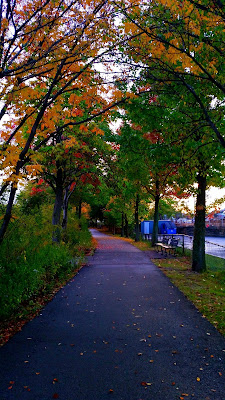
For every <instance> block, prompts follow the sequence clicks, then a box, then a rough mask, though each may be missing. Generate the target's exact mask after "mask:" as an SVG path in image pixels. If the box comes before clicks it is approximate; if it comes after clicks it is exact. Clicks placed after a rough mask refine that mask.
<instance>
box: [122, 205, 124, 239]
mask: <svg viewBox="0 0 225 400" xmlns="http://www.w3.org/2000/svg"><path fill="white" fill-rule="evenodd" d="M121 217H122V221H121V222H122V223H121V237H124V212H123V211H122V216H121Z"/></svg>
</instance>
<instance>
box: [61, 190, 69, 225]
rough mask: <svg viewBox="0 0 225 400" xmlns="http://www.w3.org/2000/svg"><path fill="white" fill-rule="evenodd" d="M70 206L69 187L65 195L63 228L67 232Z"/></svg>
mask: <svg viewBox="0 0 225 400" xmlns="http://www.w3.org/2000/svg"><path fill="white" fill-rule="evenodd" d="M68 204H69V187H67V188H66V189H65V194H64V198H63V205H62V209H63V220H62V228H63V229H64V230H66V227H67V215H68Z"/></svg>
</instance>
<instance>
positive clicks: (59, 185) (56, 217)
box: [52, 168, 63, 243]
mask: <svg viewBox="0 0 225 400" xmlns="http://www.w3.org/2000/svg"><path fill="white" fill-rule="evenodd" d="M55 195H56V196H55V204H54V210H53V215H52V225H53V227H54V228H53V235H52V240H53V242H56V243H59V242H60V239H61V229H60V228H61V227H60V220H61V212H62V206H63V173H62V169H61V168H58V170H57V176H56V190H55Z"/></svg>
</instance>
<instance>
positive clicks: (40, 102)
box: [0, 0, 120, 240]
mask: <svg viewBox="0 0 225 400" xmlns="http://www.w3.org/2000/svg"><path fill="white" fill-rule="evenodd" d="M0 12H1V19H0V22H1V26H0V28H1V32H0V37H1V52H0V56H1V60H0V62H1V76H2V80H1V100H2V109H1V113H0V117H1V118H3V117H4V120H3V127H2V129H1V151H2V158H1V169H2V171H4V174H5V177H4V182H3V185H2V188H1V191H0V194H2V193H3V192H4V190H5V189H6V187H7V186H10V195H9V201H8V205H7V209H6V213H5V217H4V219H3V223H2V227H1V231H0V240H2V238H3V236H4V233H5V231H6V229H7V226H8V223H9V221H10V217H11V210H12V206H13V202H14V198H15V194H16V190H17V185H18V181H19V180H20V179H22V178H23V176H24V175H26V174H27V172H30V171H27V167H26V166H27V164H28V165H29V164H30V160H32V159H35V157H36V153H38V151H39V149H40V148H41V147H42V146H44V145H45V144H47V143H48V141H49V139H50V138H53V137H57V136H58V135H59V134H61V132H62V131H63V130H64V129H65V128H67V127H72V126H78V125H81V123H82V122H88V121H91V120H92V119H93V118H95V117H96V116H98V115H101V114H103V113H104V112H106V111H107V110H109V109H110V108H111V107H112V106H113V104H115V103H117V101H118V102H120V98H119V100H118V95H119V92H118V91H117V93H115V95H114V94H113V93H112V92H111V94H112V96H111V97H109V96H108V98H107V104H106V102H105V101H104V102H103V103H102V104H101V103H98V104H96V107H95V109H94V111H93V108H92V107H90V112H87V113H86V115H85V116H83V118H81V117H82V114H81V112H80V108H79V104H80V102H81V101H83V102H85V103H86V105H87V109H88V106H89V105H92V104H93V103H95V101H93V99H94V97H95V95H96V93H97V91H102V92H104V90H107V93H108V92H109V91H110V87H109V86H108V87H107V89H104V85H105V84H106V81H105V80H104V81H103V79H102V78H101V77H100V73H99V72H98V71H99V68H98V65H99V63H102V65H104V63H105V65H106V66H107V68H108V72H109V61H114V59H115V57H114V53H113V51H116V48H117V46H118V43H119V42H120V37H119V35H118V28H117V27H116V25H115V23H114V20H115V15H114V14H113V9H112V6H111V5H110V4H109V2H108V1H106V0H102V1H100V0H94V1H92V2H90V1H88V0H87V1H85V2H82V4H81V3H80V2H79V1H72V0H69V1H67V2H65V1H59V2H57V1H56V2H55V1H52V0H46V1H45V2H43V3H41V4H40V2H39V1H36V0H35V1H31V0H27V1H26V3H25V4H23V8H22V7H21V3H19V2H17V1H16V0H14V1H10V0H6V1H3V0H2V2H1V9H0ZM105 77H106V74H105V76H104V78H105ZM109 81H110V79H109ZM109 81H108V82H107V83H108V84H109ZM66 93H67V94H69V95H70V96H69V103H70V104H71V105H72V106H73V111H72V116H73V117H76V120H72V121H71V109H70V108H66V107H65V105H64V95H65V94H66ZM113 96H114V97H113ZM62 117H63V118H62ZM33 165H34V163H33ZM36 170H37V171H38V170H39V166H38V165H37V166H36Z"/></svg>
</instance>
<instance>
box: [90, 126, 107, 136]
mask: <svg viewBox="0 0 225 400" xmlns="http://www.w3.org/2000/svg"><path fill="white" fill-rule="evenodd" d="M91 132H93V133H96V135H101V136H104V131H103V130H102V129H99V128H98V127H95V128H93V129H92V130H91Z"/></svg>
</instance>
